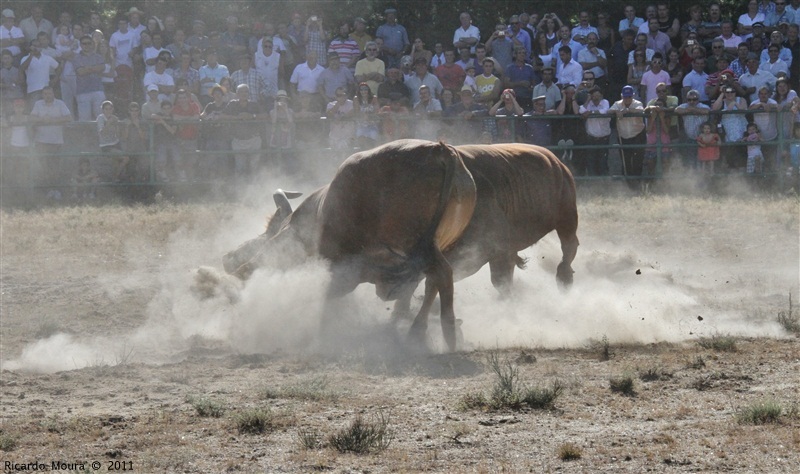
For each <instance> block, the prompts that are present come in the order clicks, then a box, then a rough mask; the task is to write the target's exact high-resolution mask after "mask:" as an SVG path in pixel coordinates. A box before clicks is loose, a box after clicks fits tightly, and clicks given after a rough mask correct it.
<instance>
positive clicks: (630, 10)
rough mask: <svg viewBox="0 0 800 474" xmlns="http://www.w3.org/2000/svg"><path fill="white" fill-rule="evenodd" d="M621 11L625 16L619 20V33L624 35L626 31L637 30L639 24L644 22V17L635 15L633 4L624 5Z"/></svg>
mask: <svg viewBox="0 0 800 474" xmlns="http://www.w3.org/2000/svg"><path fill="white" fill-rule="evenodd" d="M623 13H624V14H625V18H623V19H622V20H620V21H619V28H617V29H618V30H619V34H620V35H624V34H625V32H626V31H632V32H636V31H639V26H641V25H642V23H644V18H640V17H638V16H636V9H635V8H634V7H633V5H625V8H624V9H623ZM634 34H635V33H634Z"/></svg>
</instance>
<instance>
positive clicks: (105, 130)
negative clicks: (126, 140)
mask: <svg viewBox="0 0 800 474" xmlns="http://www.w3.org/2000/svg"><path fill="white" fill-rule="evenodd" d="M101 110H102V112H101V113H100V115H98V116H97V135H98V143H99V144H100V151H101V152H102V153H103V155H111V156H113V157H114V162H115V163H114V176H113V181H114V182H115V183H119V182H120V181H121V177H122V172H123V170H124V169H125V168H126V167H127V165H128V157H127V156H123V155H122V145H121V144H120V135H121V133H120V128H121V124H120V121H119V117H117V116H116V115H114V103H113V102H111V101H110V100H107V101H104V102H103V104H102V107H101Z"/></svg>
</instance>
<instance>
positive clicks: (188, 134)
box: [172, 89, 200, 181]
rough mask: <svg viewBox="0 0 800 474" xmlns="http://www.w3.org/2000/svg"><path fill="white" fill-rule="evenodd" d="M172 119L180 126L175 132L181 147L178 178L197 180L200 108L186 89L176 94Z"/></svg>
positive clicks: (181, 179)
mask: <svg viewBox="0 0 800 474" xmlns="http://www.w3.org/2000/svg"><path fill="white" fill-rule="evenodd" d="M172 118H173V119H174V120H175V123H176V125H177V126H178V130H177V131H176V132H175V138H176V139H177V141H178V146H179V147H180V159H179V160H178V178H179V180H180V181H186V180H187V179H192V180H193V179H196V178H197V175H198V173H197V171H198V163H197V161H196V158H197V138H198V132H199V126H198V122H199V120H200V106H199V105H198V104H197V103H195V102H193V101H192V100H191V96H190V94H189V92H188V91H187V90H186V89H180V90H178V91H177V92H176V93H175V106H174V107H173V108H172Z"/></svg>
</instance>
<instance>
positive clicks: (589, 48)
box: [578, 32, 608, 84]
mask: <svg viewBox="0 0 800 474" xmlns="http://www.w3.org/2000/svg"><path fill="white" fill-rule="evenodd" d="M598 40H599V36H598V35H597V33H594V32H592V33H589V34H588V35H586V47H585V48H583V49H581V50H580V51H579V52H578V63H579V64H580V65H581V67H582V68H583V69H584V70H588V71H591V72H593V73H594V78H595V81H596V82H597V83H598V84H604V83H605V82H606V80H605V76H606V65H607V64H608V61H607V59H606V53H605V51H603V50H602V49H600V48H599V47H598V46H597V41H598Z"/></svg>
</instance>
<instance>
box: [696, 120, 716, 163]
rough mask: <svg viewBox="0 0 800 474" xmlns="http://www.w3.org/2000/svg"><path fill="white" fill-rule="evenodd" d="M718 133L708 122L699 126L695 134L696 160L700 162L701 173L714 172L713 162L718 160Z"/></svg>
mask: <svg viewBox="0 0 800 474" xmlns="http://www.w3.org/2000/svg"><path fill="white" fill-rule="evenodd" d="M719 142H720V138H719V134H717V133H716V132H714V128H713V127H712V126H711V124H710V123H709V122H706V123H704V124H703V125H702V126H701V127H700V133H699V134H698V135H697V144H698V145H699V148H698V149H697V161H698V162H699V163H700V164H701V166H702V168H701V170H702V171H703V173H709V174H714V162H715V161H717V160H719Z"/></svg>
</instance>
